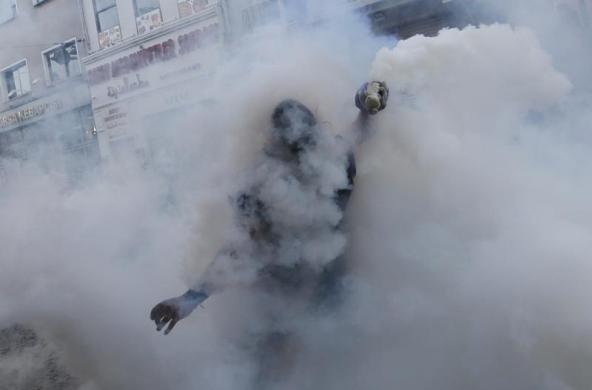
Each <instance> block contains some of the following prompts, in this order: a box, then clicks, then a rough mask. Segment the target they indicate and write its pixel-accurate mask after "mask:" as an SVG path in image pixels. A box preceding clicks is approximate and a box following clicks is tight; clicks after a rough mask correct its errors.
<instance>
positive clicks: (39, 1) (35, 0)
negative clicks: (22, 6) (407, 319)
mask: <svg viewBox="0 0 592 390" xmlns="http://www.w3.org/2000/svg"><path fill="white" fill-rule="evenodd" d="M48 1H49V0H32V2H33V7H37V6H40V5H41V4H44V3H47V2H48Z"/></svg>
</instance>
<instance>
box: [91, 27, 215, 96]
mask: <svg viewBox="0 0 592 390" xmlns="http://www.w3.org/2000/svg"><path fill="white" fill-rule="evenodd" d="M218 39H219V25H218V23H212V24H209V25H207V26H204V27H201V28H198V29H196V30H193V31H190V32H188V33H184V34H180V35H179V36H177V37H176V38H175V39H173V38H170V39H167V40H165V41H163V42H158V43H156V44H154V45H151V46H149V47H146V48H140V49H139V50H137V51H135V52H133V53H131V54H128V55H126V56H123V57H121V58H117V59H115V60H113V61H111V62H108V63H106V64H103V65H100V66H98V67H95V68H93V69H90V70H89V71H88V80H89V83H90V85H98V84H101V83H104V82H107V81H109V80H111V79H113V78H117V77H122V76H125V75H128V74H131V73H134V72H137V71H139V70H141V69H144V68H147V67H149V66H150V65H152V64H155V63H159V62H167V61H170V60H173V59H175V58H177V57H179V56H184V55H186V54H189V53H192V52H194V51H196V50H198V49H200V48H202V47H204V46H207V45H208V44H211V43H214V42H216V41H218Z"/></svg>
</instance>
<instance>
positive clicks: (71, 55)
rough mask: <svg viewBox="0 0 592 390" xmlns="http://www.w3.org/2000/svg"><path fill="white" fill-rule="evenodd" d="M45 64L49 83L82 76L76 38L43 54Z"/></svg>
mask: <svg viewBox="0 0 592 390" xmlns="http://www.w3.org/2000/svg"><path fill="white" fill-rule="evenodd" d="M43 64H44V65H45V70H46V74H47V80H48V82H49V83H55V82H58V81H60V80H65V79H67V78H69V77H72V76H75V75H77V74H80V63H79V62H78V48H77V47H76V38H74V39H71V40H69V41H67V42H65V43H62V44H61V45H59V46H55V47H52V48H51V49H48V50H46V51H44V52H43Z"/></svg>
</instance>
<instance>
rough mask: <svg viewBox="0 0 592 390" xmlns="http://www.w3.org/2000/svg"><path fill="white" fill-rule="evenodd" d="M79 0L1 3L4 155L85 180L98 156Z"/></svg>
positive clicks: (0, 144)
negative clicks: (61, 169)
mask: <svg viewBox="0 0 592 390" xmlns="http://www.w3.org/2000/svg"><path fill="white" fill-rule="evenodd" d="M85 34H86V31H85V29H84V27H83V23H82V20H81V17H80V11H79V7H78V6H77V4H76V1H73V0H18V1H17V0H0V156H1V157H4V158H9V159H13V160H15V161H23V160H27V159H35V160H36V161H37V162H41V163H42V165H44V166H46V167H48V168H51V167H53V166H55V165H58V166H63V167H68V169H69V170H70V172H69V173H70V174H72V175H73V176H77V175H79V174H80V173H81V172H83V171H85V170H86V169H88V168H89V167H92V166H95V165H96V162H97V161H98V158H99V153H98V147H97V141H96V137H95V136H94V135H93V130H94V123H93V114H92V109H91V104H90V95H89V91H88V86H87V84H86V82H85V77H84V75H83V71H82V67H81V64H80V58H81V57H82V56H83V55H84V54H85V52H86V47H85V44H84V40H85V39H84V37H85Z"/></svg>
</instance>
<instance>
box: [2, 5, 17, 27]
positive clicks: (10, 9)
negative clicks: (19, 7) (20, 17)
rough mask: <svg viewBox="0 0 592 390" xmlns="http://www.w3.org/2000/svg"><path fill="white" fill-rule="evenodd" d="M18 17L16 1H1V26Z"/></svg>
mask: <svg viewBox="0 0 592 390" xmlns="http://www.w3.org/2000/svg"><path fill="white" fill-rule="evenodd" d="M15 16H16V0H0V24H2V23H6V22H8V21H9V20H12V19H14V17H15Z"/></svg>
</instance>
